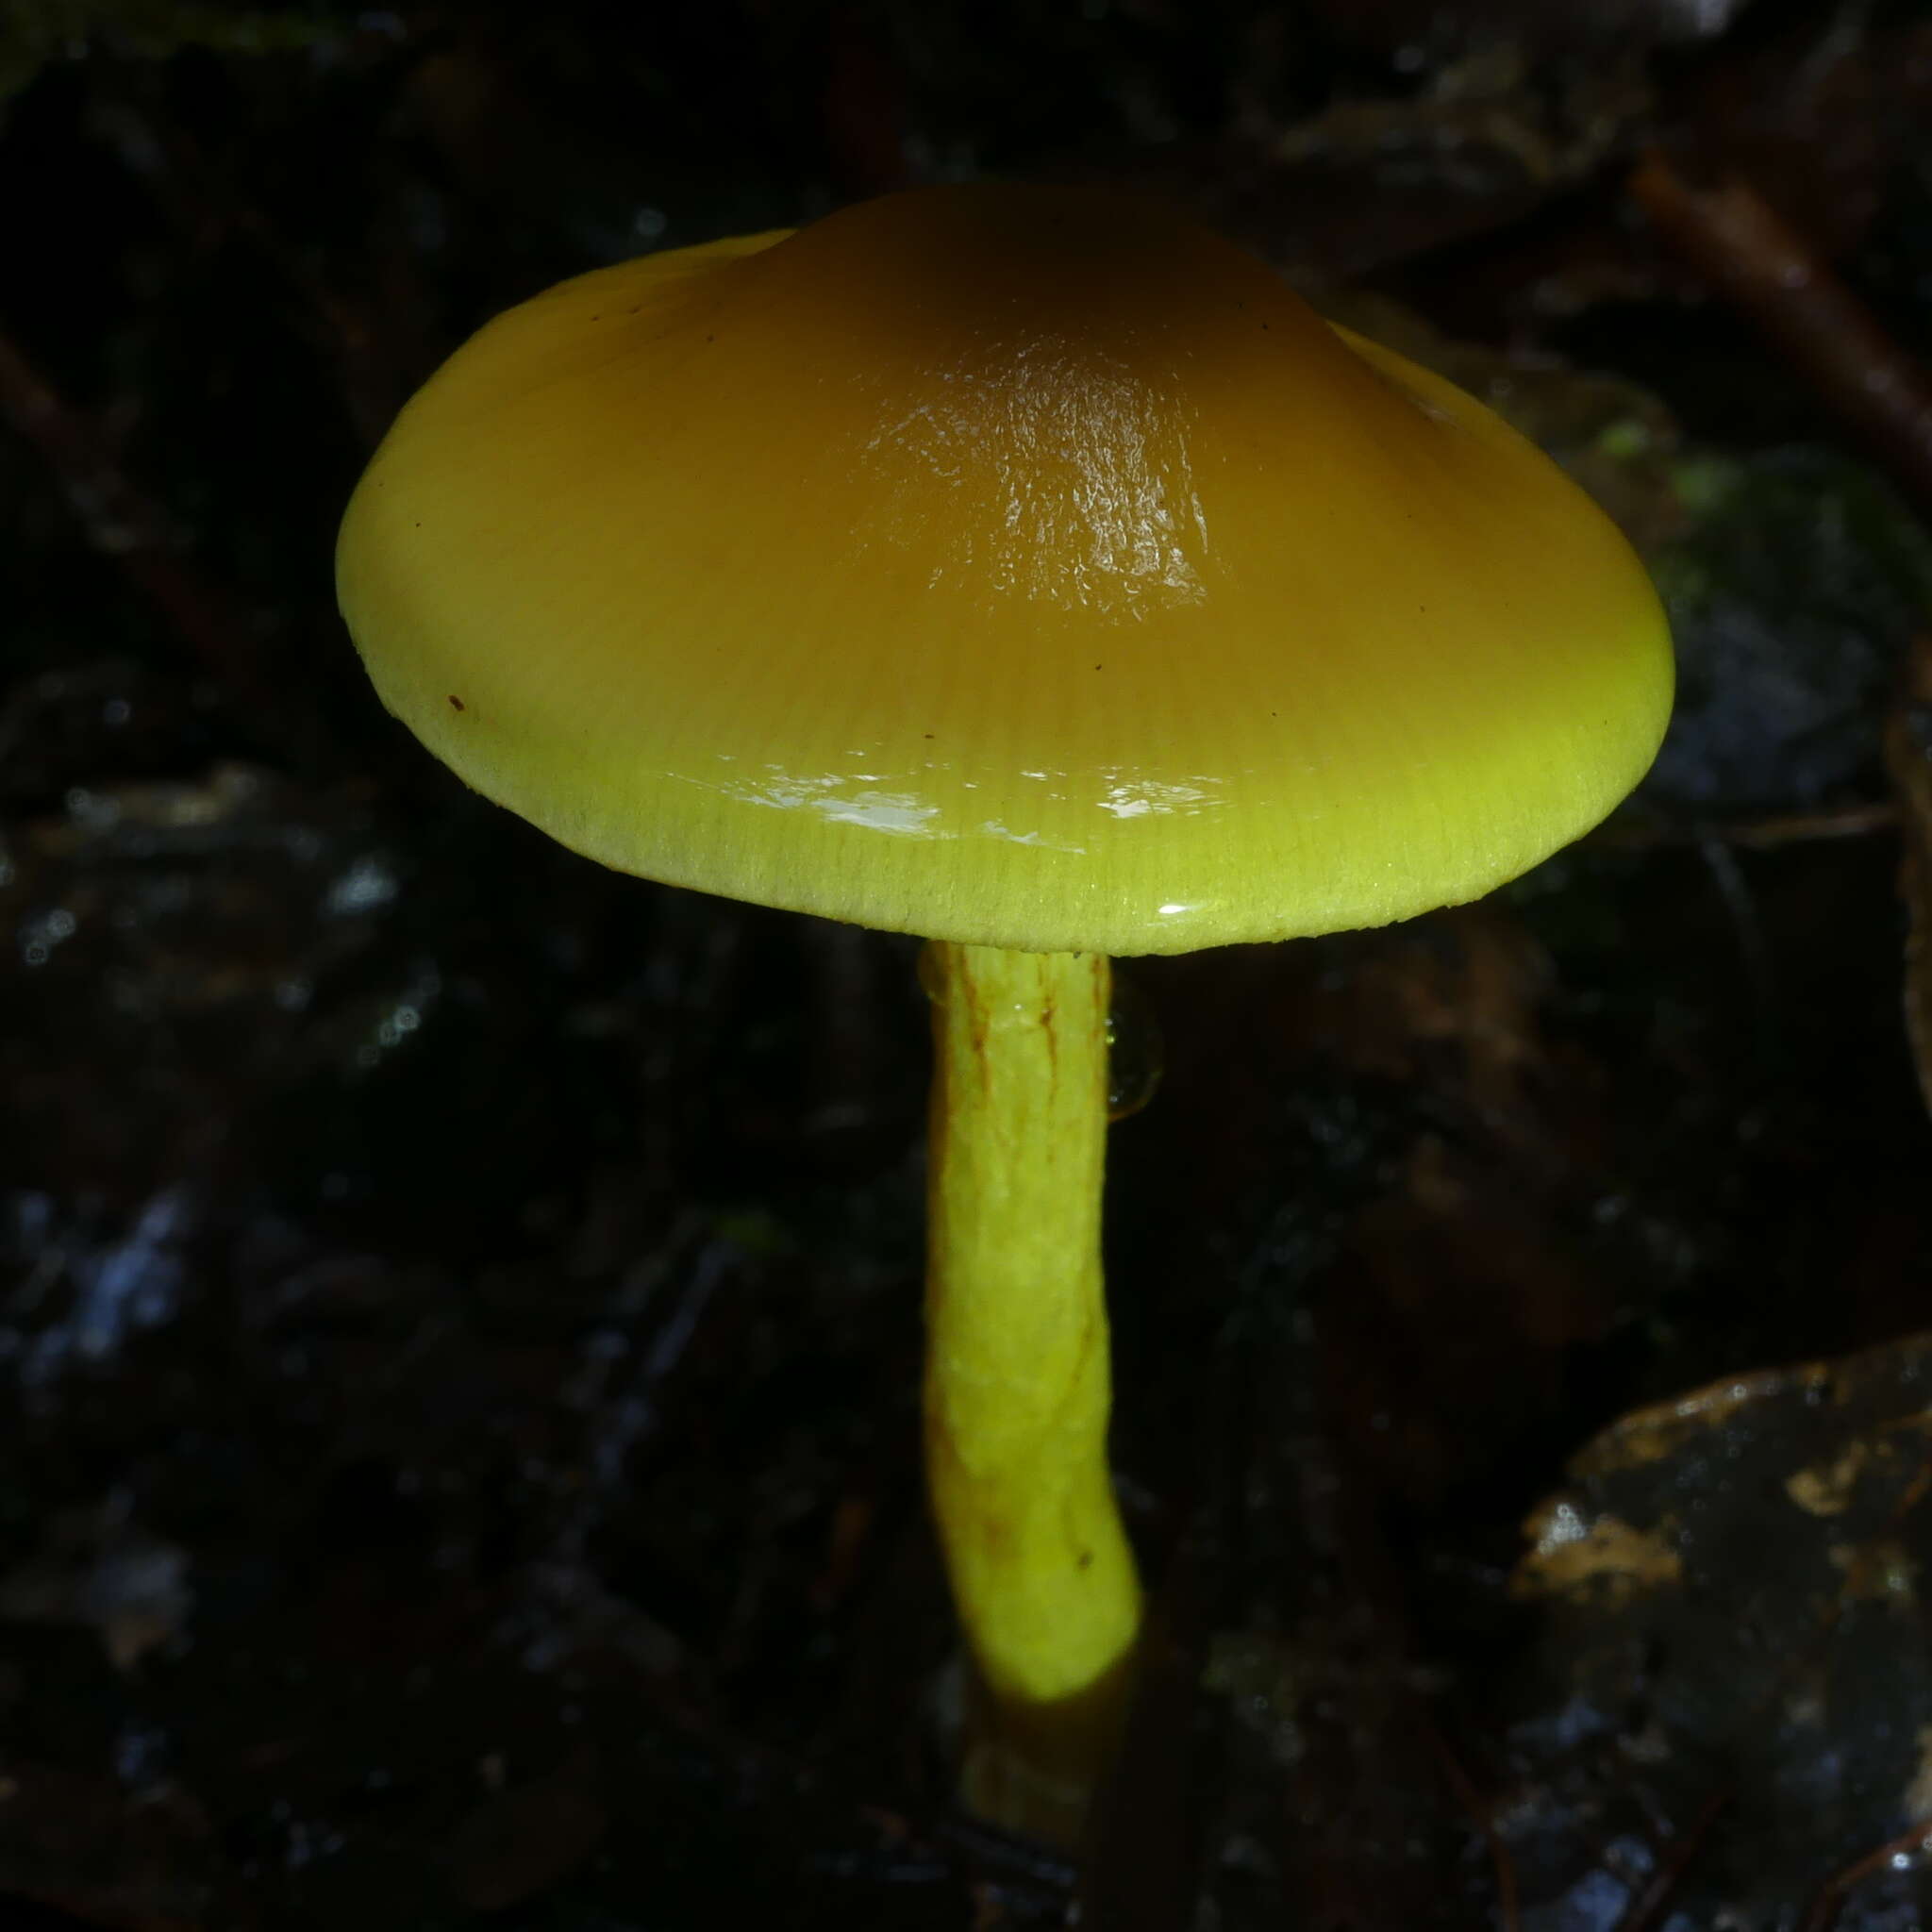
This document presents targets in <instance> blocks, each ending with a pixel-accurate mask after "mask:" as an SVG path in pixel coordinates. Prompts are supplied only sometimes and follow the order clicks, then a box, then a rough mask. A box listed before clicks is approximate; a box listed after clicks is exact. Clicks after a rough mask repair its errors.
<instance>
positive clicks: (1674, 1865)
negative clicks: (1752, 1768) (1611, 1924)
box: [1617, 1786, 1732, 1932]
mask: <svg viewBox="0 0 1932 1932" xmlns="http://www.w3.org/2000/svg"><path fill="white" fill-rule="evenodd" d="M1731 1796H1732V1792H1731V1788H1730V1787H1729V1786H1725V1787H1724V1788H1723V1789H1721V1790H1715V1791H1713V1792H1712V1793H1711V1794H1710V1796H1709V1797H1707V1799H1706V1800H1705V1801H1704V1803H1703V1804H1702V1805H1700V1806H1699V1807H1698V1808H1697V1815H1696V1816H1695V1817H1694V1818H1693V1819H1691V1824H1690V1825H1689V1827H1688V1828H1687V1829H1686V1830H1684V1831H1682V1832H1680V1833H1679V1834H1678V1835H1677V1836H1676V1837H1675V1838H1674V1839H1673V1840H1671V1855H1670V1857H1667V1858H1666V1859H1665V1860H1664V1861H1663V1863H1662V1864H1661V1865H1659V1866H1658V1867H1657V1874H1656V1876H1655V1877H1653V1878H1652V1879H1651V1881H1650V1883H1649V1884H1648V1885H1646V1886H1645V1887H1644V1888H1643V1890H1641V1892H1639V1893H1638V1895H1637V1896H1636V1898H1634V1899H1633V1900H1632V1901H1631V1902H1630V1909H1629V1910H1628V1911H1627V1912H1625V1913H1624V1916H1623V1917H1622V1918H1621V1919H1619V1920H1618V1921H1617V1932H1652V1927H1653V1926H1655V1925H1656V1924H1657V1922H1658V1920H1660V1919H1661V1918H1662V1917H1663V1914H1664V1911H1665V1908H1666V1907H1668V1906H1669V1905H1670V1902H1671V1898H1672V1896H1673V1894H1674V1892H1675V1891H1676V1890H1677V1887H1678V1886H1679V1885H1681V1884H1682V1883H1683V1881H1684V1874H1685V1873H1686V1872H1688V1871H1689V1870H1690V1869H1691V1861H1692V1860H1693V1859H1694V1858H1695V1857H1697V1854H1698V1853H1699V1852H1701V1851H1702V1850H1703V1849H1704V1845H1705V1840H1707V1839H1708V1838H1709V1837H1710V1830H1711V1826H1712V1825H1714V1824H1716V1823H1717V1822H1718V1820H1719V1819H1720V1818H1721V1817H1723V1815H1724V1809H1725V1807H1727V1806H1728V1805H1729V1804H1730V1802H1731Z"/></svg>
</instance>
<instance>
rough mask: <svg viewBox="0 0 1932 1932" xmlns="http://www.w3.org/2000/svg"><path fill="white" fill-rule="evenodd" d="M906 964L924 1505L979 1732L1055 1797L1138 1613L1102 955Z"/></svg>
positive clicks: (1103, 1725)
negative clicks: (923, 1121)
mask: <svg viewBox="0 0 1932 1932" xmlns="http://www.w3.org/2000/svg"><path fill="white" fill-rule="evenodd" d="M924 976H925V979H926V984H927V989H928V991H930V992H931V993H932V994H933V998H934V1037H935V1042H936V1046H937V1078H936V1083H935V1087H934V1091H933V1108H932V1141H931V1155H930V1160H931V1171H930V1175H929V1182H928V1186H929V1214H930V1221H929V1234H928V1241H929V1251H928V1254H929V1259H928V1270H929V1272H928V1275H927V1287H926V1297H927V1299H926V1324H927V1341H926V1384H925V1432H926V1457H927V1471H928V1477H929V1481H930V1484H931V1491H932V1502H933V1509H934V1513H935V1515H936V1516H937V1518H938V1520H939V1527H940V1536H941V1542H942V1544H943V1547H944V1551H945V1557H946V1566H947V1569H948V1571H949V1572H950V1574H951V1577H952V1583H953V1591H954V1595H955V1596H956V1598H957V1599H958V1607H959V1615H960V1619H961V1621H962V1623H963V1624H964V1626H965V1631H966V1640H967V1642H968V1644H969V1646H970V1647H971V1649H972V1652H973V1656H974V1661H975V1662H976V1664H977V1666H978V1669H979V1672H980V1675H981V1677H982V1679H983V1682H984V1685H985V1688H986V1691H987V1692H988V1695H989V1698H990V1700H991V1706H992V1708H993V1724H994V1729H995V1731H996V1733H997V1735H998V1739H999V1741H1000V1743H1001V1745H1002V1746H1003V1747H1004V1748H1005V1749H1006V1751H1007V1752H1008V1753H1009V1754H1010V1755H1011V1756H1012V1757H1014V1758H1015V1759H1016V1760H1017V1761H1018V1762H1019V1763H1020V1764H1022V1765H1024V1767H1026V1768H1027V1769H1029V1770H1030V1771H1031V1772H1032V1773H1033V1774H1034V1775H1035V1776H1036V1777H1037V1778H1038V1779H1039V1780H1041V1781H1042V1782H1044V1783H1046V1784H1048V1785H1058V1787H1059V1788H1060V1789H1061V1790H1064V1791H1066V1792H1068V1793H1070V1794H1074V1803H1073V1805H1072V1806H1071V1807H1070V1808H1071V1809H1073V1810H1074V1811H1077V1808H1078V1803H1077V1796H1078V1794H1080V1792H1081V1790H1082V1787H1083V1786H1089V1785H1091V1781H1092V1779H1093V1778H1094V1777H1095V1776H1096V1775H1097V1774H1098V1773H1099V1771H1100V1769H1101V1768H1102V1763H1103V1761H1104V1758H1105V1756H1106V1754H1107V1752H1108V1749H1109V1747H1110V1744H1111V1740H1112V1735H1113V1732H1114V1729H1115V1727H1116V1724H1117V1721H1118V1718H1119V1705H1120V1702H1121V1695H1122V1690H1123V1685H1124V1674H1125V1667H1126V1663H1127V1660H1128V1658H1129V1657H1130V1654H1131V1652H1132V1650H1133V1646H1134V1641H1135V1638H1136V1636H1137V1634H1138V1631H1139V1627H1140V1614H1141V1593H1140V1587H1139V1585H1138V1583H1137V1582H1136V1581H1135V1576H1134V1568H1133V1558H1132V1557H1131V1555H1130V1553H1129V1551H1128V1548H1127V1542H1126V1537H1125V1535H1124V1531H1123V1529H1122V1527H1121V1521H1120V1516H1119V1513H1118V1511H1117V1510H1116V1508H1115V1506H1114V1500H1113V1490H1112V1485H1111V1482H1110V1480H1109V1477H1108V1466H1107V1419H1108V1391H1109V1381H1108V1335H1107V1308H1106V1304H1105V1301H1104V1298H1103V1290H1102V1278H1101V1266H1100V1202H1101V1186H1102V1175H1103V1169H1104V1163H1105V1159H1106V1149H1107V1119H1108V1115H1107V1082H1108V1075H1107V1014H1108V978H1109V974H1108V961H1107V960H1106V959H1105V958H1102V957H1100V956H1098V955H1094V954H1074V953H1016V952H1007V951H1004V950H1001V949H999V948H996V947H988V946H959V945H951V944H944V943H935V944H933V945H932V946H930V947H928V949H927V952H926V963H925V974H924ZM1002 1822H1005V1823H1008V1824H1021V1825H1023V1826H1024V1824H1028V1823H1029V1822H1037V1821H1028V1820H1025V1819H1008V1820H1004V1821H1002Z"/></svg>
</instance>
